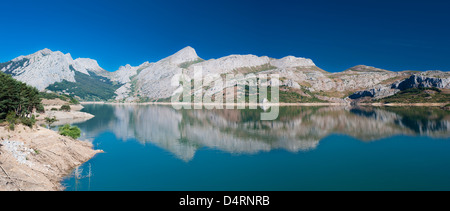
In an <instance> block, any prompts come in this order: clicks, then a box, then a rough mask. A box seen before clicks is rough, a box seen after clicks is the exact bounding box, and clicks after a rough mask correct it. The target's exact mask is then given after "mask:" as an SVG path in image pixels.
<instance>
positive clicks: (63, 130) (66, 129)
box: [59, 124, 81, 139]
mask: <svg viewBox="0 0 450 211" xmlns="http://www.w3.org/2000/svg"><path fill="white" fill-rule="evenodd" d="M59 134H61V135H63V136H68V137H71V138H73V139H77V138H79V137H80V136H81V130H80V128H78V127H77V126H70V125H68V124H67V125H64V126H62V127H59Z"/></svg>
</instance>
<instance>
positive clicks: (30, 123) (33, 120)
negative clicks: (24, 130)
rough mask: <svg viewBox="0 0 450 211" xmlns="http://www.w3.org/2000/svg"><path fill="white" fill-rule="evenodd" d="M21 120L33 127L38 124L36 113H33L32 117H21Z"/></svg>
mask: <svg viewBox="0 0 450 211" xmlns="http://www.w3.org/2000/svg"><path fill="white" fill-rule="evenodd" d="M20 122H21V123H22V124H24V125H26V126H28V127H30V128H33V126H34V124H36V117H35V116H34V115H32V116H31V118H28V117H22V118H20Z"/></svg>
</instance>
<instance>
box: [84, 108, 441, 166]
mask: <svg viewBox="0 0 450 211" xmlns="http://www.w3.org/2000/svg"><path fill="white" fill-rule="evenodd" d="M84 111H86V112H89V113H91V114H94V115H95V116H96V117H95V118H93V119H91V120H88V121H87V122H84V123H79V124H76V125H77V126H79V127H80V128H81V130H82V131H83V137H82V139H92V138H94V137H96V136H97V135H99V134H100V133H103V132H112V133H114V134H115V135H116V137H117V138H119V139H122V140H123V141H126V140H130V139H136V140H138V141H139V142H141V143H142V144H147V143H151V144H154V145H156V146H158V147H160V148H163V149H165V150H167V151H169V152H171V153H173V154H174V155H175V156H176V157H178V158H179V159H182V160H184V161H190V160H192V159H193V158H194V156H195V153H196V151H197V150H198V149H199V148H202V147H208V148H213V149H218V150H221V151H224V152H228V153H233V154H255V153H259V152H264V151H271V150H275V149H283V150H287V151H290V152H299V151H308V150H314V149H316V148H317V147H318V145H319V143H320V141H321V140H322V139H324V138H326V137H327V136H329V135H331V134H344V135H348V136H352V137H354V138H356V139H358V140H360V141H376V140H380V139H382V138H386V137H390V136H395V135H411V136H417V135H420V136H429V137H439V138H448V137H449V136H450V112H449V111H444V110H441V109H439V108H425V107H385V108H375V107H281V108H280V116H279V118H278V119H277V120H275V121H260V114H261V112H263V111H262V110H175V109H173V108H172V107H170V106H155V105H98V104H92V105H85V109H84Z"/></svg>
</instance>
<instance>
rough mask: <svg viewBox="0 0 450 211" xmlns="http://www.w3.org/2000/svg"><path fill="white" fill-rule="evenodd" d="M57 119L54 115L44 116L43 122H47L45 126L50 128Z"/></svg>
mask: <svg viewBox="0 0 450 211" xmlns="http://www.w3.org/2000/svg"><path fill="white" fill-rule="evenodd" d="M57 121H58V120H57V119H56V117H52V118H50V117H45V123H47V128H48V129H50V128H51V127H52V124H53V123H55V122H57Z"/></svg>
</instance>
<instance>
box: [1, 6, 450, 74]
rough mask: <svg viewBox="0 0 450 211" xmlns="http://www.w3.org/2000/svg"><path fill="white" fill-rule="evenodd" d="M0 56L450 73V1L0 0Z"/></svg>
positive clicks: (110, 64) (111, 63)
mask: <svg viewBox="0 0 450 211" xmlns="http://www.w3.org/2000/svg"><path fill="white" fill-rule="evenodd" d="M0 46H1V49H0V62H5V61H9V60H11V59H13V58H15V57H17V56H19V55H26V54H31V53H33V52H35V51H38V50H41V49H43V48H50V49H51V50H59V51H62V52H64V53H71V54H72V56H73V57H74V58H78V57H84V58H92V59H96V60H97V61H98V62H99V64H100V65H101V66H102V67H103V68H105V69H107V70H109V71H114V70H116V69H118V67H119V66H121V65H125V64H131V65H139V64H141V63H143V62H145V61H150V62H155V61H158V60H159V59H162V58H164V57H167V56H169V55H171V54H173V53H175V52H176V51H178V50H180V49H182V48H183V47H185V46H192V47H194V48H195V49H196V50H197V53H198V54H199V56H200V57H202V58H204V59H210V58H218V57H222V56H227V55H229V54H255V55H258V56H264V55H266V56H270V57H273V58H281V57H284V56H287V55H293V56H298V57H307V58H311V59H313V60H314V62H315V63H316V64H317V65H318V66H319V67H321V68H323V69H325V70H327V71H330V72H336V71H342V70H345V69H347V68H349V67H352V66H355V65H358V64H365V65H370V66H376V67H379V68H385V69H389V70H393V71H399V70H435V69H439V70H444V71H450V58H449V56H450V1H435V0H427V1H424V0H423V1H415V0H409V1H399V0H390V1H385V0H364V1H349V0H339V1H337V0H333V1H331V0H330V1H325V0H314V1H312V0H310V1H302V0H297V1H282V0H277V1H264V0H259V1H246V0H209V1H198V0H161V1H159V0H151V1H150V0H149V1H137V0H127V1H117V0H89V1H86V0H77V1H72V0H64V1H61V0H58V1H50V0H44V1H36V0H22V1H9V0H8V1H6V0H1V12H0Z"/></svg>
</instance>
